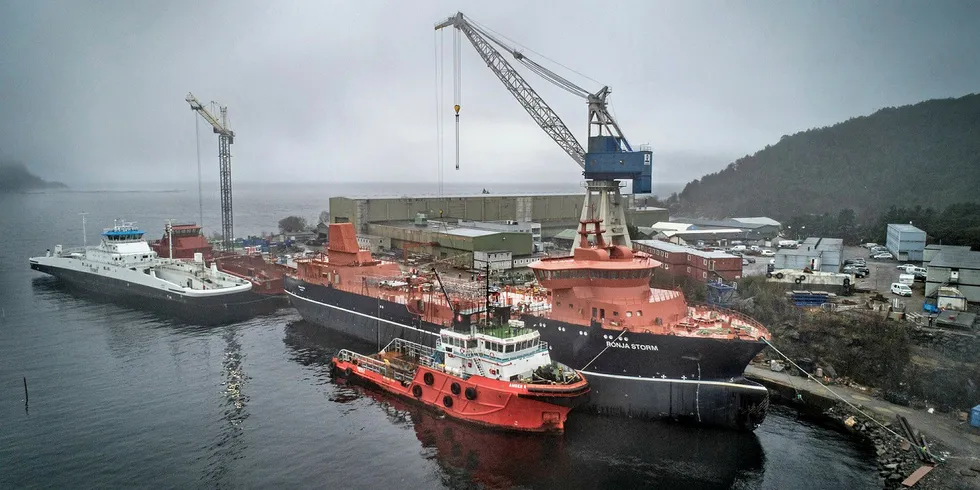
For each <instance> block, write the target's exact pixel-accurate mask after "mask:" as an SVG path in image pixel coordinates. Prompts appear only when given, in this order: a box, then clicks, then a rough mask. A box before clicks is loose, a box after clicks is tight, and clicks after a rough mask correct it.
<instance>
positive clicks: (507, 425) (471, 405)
mask: <svg viewBox="0 0 980 490" xmlns="http://www.w3.org/2000/svg"><path fill="white" fill-rule="evenodd" d="M500 314H501V317H504V318H506V312H500ZM540 337H541V336H540V334H539V333H538V331H537V330H533V329H530V328H524V322H522V321H520V320H509V321H508V322H507V323H506V324H502V325H498V326H477V325H472V326H471V327H470V331H469V332H465V333H464V332H459V331H455V330H450V329H443V330H442V331H441V332H440V333H439V339H438V340H437V341H436V347H435V348H432V347H427V346H425V345H422V344H417V343H415V342H410V341H407V340H402V339H394V340H392V341H391V343H389V344H388V346H387V347H385V348H384V349H383V350H382V351H381V352H379V353H377V354H374V355H371V356H365V355H362V354H358V353H356V352H351V351H349V350H346V349H344V350H341V351H340V352H338V353H337V356H336V357H334V359H333V364H334V369H335V370H336V372H338V373H342V374H343V375H344V376H345V377H347V378H352V379H357V380H361V381H364V382H367V383H369V384H372V385H375V386H378V387H379V388H381V389H382V390H384V391H386V392H388V393H392V394H394V395H398V396H400V397H403V398H408V399H411V400H415V401H417V402H419V403H421V404H423V405H426V406H429V407H432V408H436V409H438V410H441V411H443V412H445V414H446V415H448V416H450V417H453V418H456V419H460V420H464V421H467V422H472V423H476V424H479V425H483V426H488V427H493V428H499V429H507V430H515V431H523V432H562V431H563V430H564V428H565V420H566V417H567V416H568V412H569V411H570V410H571V409H572V408H574V407H575V406H577V405H579V404H580V403H582V402H583V401H584V397H585V395H586V394H587V393H588V392H589V384H588V382H587V381H586V380H585V378H584V377H583V376H582V374H581V373H579V372H578V371H575V370H574V369H571V368H569V367H568V366H565V365H562V364H558V363H556V362H552V360H551V356H550V355H549V353H548V344H547V343H546V342H542V341H541V339H540Z"/></svg>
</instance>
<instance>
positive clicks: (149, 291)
mask: <svg viewBox="0 0 980 490" xmlns="http://www.w3.org/2000/svg"><path fill="white" fill-rule="evenodd" d="M31 269H33V270H36V271H38V272H43V273H45V274H49V275H52V276H54V277H57V278H58V279H60V280H61V281H62V282H64V283H65V285H67V286H68V288H69V290H71V291H73V292H76V293H80V294H83V295H86V296H91V297H95V298H99V299H103V300H108V301H111V302H113V303H117V304H120V305H124V306H128V307H132V308H134V309H140V310H150V311H154V312H156V313H159V314H160V315H161V316H165V317H170V318H175V319H178V320H180V321H183V322H186V323H191V324H196V325H224V324H228V323H235V322H239V321H243V320H247V319H249V318H252V317H255V316H256V315H260V314H264V313H271V312H273V311H275V310H277V309H278V308H279V307H280V306H281V305H282V303H283V299H282V298H281V297H277V296H270V295H262V294H256V293H253V292H252V291H242V292H235V293H229V294H221V295H215V296H204V297H192V296H186V295H182V294H177V293H175V292H172V291H167V290H162V289H158V288H153V287H150V286H146V285H143V284H138V283H134V282H127V281H124V280H120V279H116V278H110V277H105V276H101V275H98V274H88V273H85V272H80V271H76V270H72V269H65V268H60V267H52V266H48V265H44V264H37V263H34V262H31Z"/></svg>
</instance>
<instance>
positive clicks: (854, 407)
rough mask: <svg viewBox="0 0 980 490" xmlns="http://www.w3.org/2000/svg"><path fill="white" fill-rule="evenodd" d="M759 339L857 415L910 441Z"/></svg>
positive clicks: (911, 442) (766, 341) (761, 338)
mask: <svg viewBox="0 0 980 490" xmlns="http://www.w3.org/2000/svg"><path fill="white" fill-rule="evenodd" d="M759 339H760V340H762V341H763V342H765V343H766V345H768V346H769V347H772V350H774V351H776V353H777V354H779V355H780V356H782V358H783V359H786V361H787V362H789V363H790V364H792V365H793V367H795V368H796V369H798V370H799V371H800V372H801V373H803V374H805V375H806V377H807V378H809V379H811V380H813V381H816V382H817V384H818V385H820V386H822V387H823V389H825V390H827V391H829V392H830V394H832V395H834V396H836V397H837V398H838V399H840V401H842V402H844V403H846V404H847V406H849V407H851V408H852V409H854V411H856V412H857V413H859V414H861V415H864V416H865V417H866V418H867V419H869V420H871V421H872V422H874V423H875V424H878V426H879V427H881V428H882V429H885V430H886V431H888V432H889V433H890V434H892V435H893V436H895V437H897V438H899V439H901V440H905V441H909V439H908V438H907V437H905V436H903V435H901V434H899V433H898V432H895V431H893V430H891V428H889V427H888V426H887V425H885V424H883V423H881V422H879V421H878V420H877V419H875V418H874V417H872V416H871V415H868V414H867V413H866V412H865V411H864V410H861V409H860V408H858V407H857V406H856V405H854V404H853V403H851V402H850V401H848V400H847V399H846V398H844V397H843V396H841V395H839V394H837V392H836V391H834V390H832V389H830V387H829V386H827V385H825V384H823V383H821V382H820V380H819V379H817V378H816V377H814V376H813V375H812V374H810V373H808V372H806V370H805V369H803V368H801V367H800V366H798V365H797V364H796V363H795V362H793V360H792V359H790V358H789V356H787V355H786V354H783V353H782V352H781V351H780V350H779V349H777V348H776V346H775V345H772V344H771V343H770V342H769V341H768V340H766V338H765V337H759ZM794 389H796V388H795V387H794ZM909 443H910V444H913V445H917V444H915V443H914V442H913V441H909Z"/></svg>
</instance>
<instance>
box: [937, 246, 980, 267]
mask: <svg viewBox="0 0 980 490" xmlns="http://www.w3.org/2000/svg"><path fill="white" fill-rule="evenodd" d="M929 267H949V268H954V269H955V268H958V269H980V252H971V251H969V250H949V249H943V250H942V251H941V252H939V253H938V254H936V257H935V258H933V259H932V262H929Z"/></svg>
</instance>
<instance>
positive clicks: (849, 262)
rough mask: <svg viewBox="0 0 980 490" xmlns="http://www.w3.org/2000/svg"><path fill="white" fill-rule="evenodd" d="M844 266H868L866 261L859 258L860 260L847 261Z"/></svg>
mask: <svg viewBox="0 0 980 490" xmlns="http://www.w3.org/2000/svg"><path fill="white" fill-rule="evenodd" d="M844 265H856V266H859V267H864V266H866V265H868V264H867V263H866V262H865V261H864V259H863V258H860V257H858V258H853V259H845V260H844Z"/></svg>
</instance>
